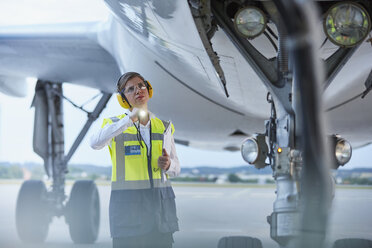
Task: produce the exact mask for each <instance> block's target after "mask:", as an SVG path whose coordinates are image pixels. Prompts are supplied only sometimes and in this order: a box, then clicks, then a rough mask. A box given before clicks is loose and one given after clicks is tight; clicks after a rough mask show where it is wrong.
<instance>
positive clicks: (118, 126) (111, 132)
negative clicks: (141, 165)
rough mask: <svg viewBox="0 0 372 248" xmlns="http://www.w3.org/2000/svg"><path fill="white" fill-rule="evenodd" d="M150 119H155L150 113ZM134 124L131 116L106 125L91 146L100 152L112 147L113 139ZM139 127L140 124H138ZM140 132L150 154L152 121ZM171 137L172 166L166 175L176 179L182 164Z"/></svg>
mask: <svg viewBox="0 0 372 248" xmlns="http://www.w3.org/2000/svg"><path fill="white" fill-rule="evenodd" d="M149 116H150V119H151V118H155V115H154V114H152V113H150V112H149ZM133 125H134V123H133V122H132V120H131V119H130V118H129V116H128V115H127V116H125V117H124V118H122V119H120V120H119V121H117V122H114V123H112V124H110V125H106V126H104V127H103V128H101V129H99V130H98V131H96V132H95V133H93V135H92V136H91V137H90V146H91V147H92V148H93V149H95V150H99V149H102V148H103V147H105V146H107V145H108V146H110V147H111V145H112V141H113V139H114V138H115V137H116V136H118V135H119V134H121V133H122V132H124V131H125V130H126V129H127V128H128V127H131V126H133ZM137 125H138V124H137ZM140 132H141V135H142V138H143V141H144V142H145V144H146V145H147V147H148V148H149V149H148V152H150V151H151V143H150V121H148V122H147V124H146V125H142V124H140ZM170 135H171V138H170V140H171V146H170V147H171V149H170V153H169V156H170V160H171V164H170V166H169V168H168V170H167V171H166V173H167V174H168V175H169V176H171V177H176V176H178V175H179V174H180V171H181V167H180V163H179V160H178V157H177V152H176V146H175V144H174V137H173V135H172V134H170Z"/></svg>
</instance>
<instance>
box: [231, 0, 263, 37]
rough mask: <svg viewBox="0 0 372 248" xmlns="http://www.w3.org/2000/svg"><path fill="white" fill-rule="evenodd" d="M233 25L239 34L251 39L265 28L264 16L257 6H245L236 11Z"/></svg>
mask: <svg viewBox="0 0 372 248" xmlns="http://www.w3.org/2000/svg"><path fill="white" fill-rule="evenodd" d="M234 25H235V29H236V30H237V31H238V32H239V33H240V34H241V35H243V36H244V37H246V38H248V39H253V38H255V37H257V36H258V35H260V34H261V33H262V32H263V31H264V30H265V28H266V17H265V14H264V13H263V12H262V10H260V9H259V8H256V7H253V6H247V7H244V8H242V9H240V10H239V11H238V12H237V13H236V15H235V18H234Z"/></svg>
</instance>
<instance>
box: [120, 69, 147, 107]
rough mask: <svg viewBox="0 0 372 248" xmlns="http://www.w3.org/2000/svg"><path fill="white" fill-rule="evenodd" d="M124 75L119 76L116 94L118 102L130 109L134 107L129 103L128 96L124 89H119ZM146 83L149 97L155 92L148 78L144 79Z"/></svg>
mask: <svg viewBox="0 0 372 248" xmlns="http://www.w3.org/2000/svg"><path fill="white" fill-rule="evenodd" d="M124 75H125V74H124ZM122 77H123V76H121V77H120V78H119V80H118V83H117V91H118V94H116V97H117V99H118V102H119V104H120V106H122V107H123V108H125V109H130V108H132V105H131V104H130V103H129V101H128V99H127V98H126V96H125V94H124V89H122V90H121V91H120V90H119V82H120V80H121V79H122ZM144 83H145V85H146V88H147V91H148V93H149V98H151V97H152V94H153V89H152V86H151V84H150V82H149V81H147V80H144Z"/></svg>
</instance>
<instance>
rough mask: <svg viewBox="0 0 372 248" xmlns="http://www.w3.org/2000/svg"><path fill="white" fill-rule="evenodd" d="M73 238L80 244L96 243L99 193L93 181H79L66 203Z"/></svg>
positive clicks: (67, 220)
mask: <svg viewBox="0 0 372 248" xmlns="http://www.w3.org/2000/svg"><path fill="white" fill-rule="evenodd" d="M65 217H66V222H67V224H68V225H69V231H70V236H71V239H72V240H73V241H74V243H78V244H91V243H94V242H95V241H96V239H97V237H98V230H99V218H100V207H99V195H98V190H97V187H96V184H95V183H94V182H93V181H77V182H75V184H74V186H73V187H72V190H71V194H70V199H69V201H68V203H67V205H66V214H65Z"/></svg>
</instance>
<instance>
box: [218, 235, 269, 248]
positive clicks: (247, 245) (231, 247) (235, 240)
mask: <svg viewBox="0 0 372 248" xmlns="http://www.w3.org/2000/svg"><path fill="white" fill-rule="evenodd" d="M217 247H218V248H262V243H261V241H260V240H259V239H257V238H253V237H248V236H230V237H223V238H221V239H220V240H219V241H218V246H217Z"/></svg>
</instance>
